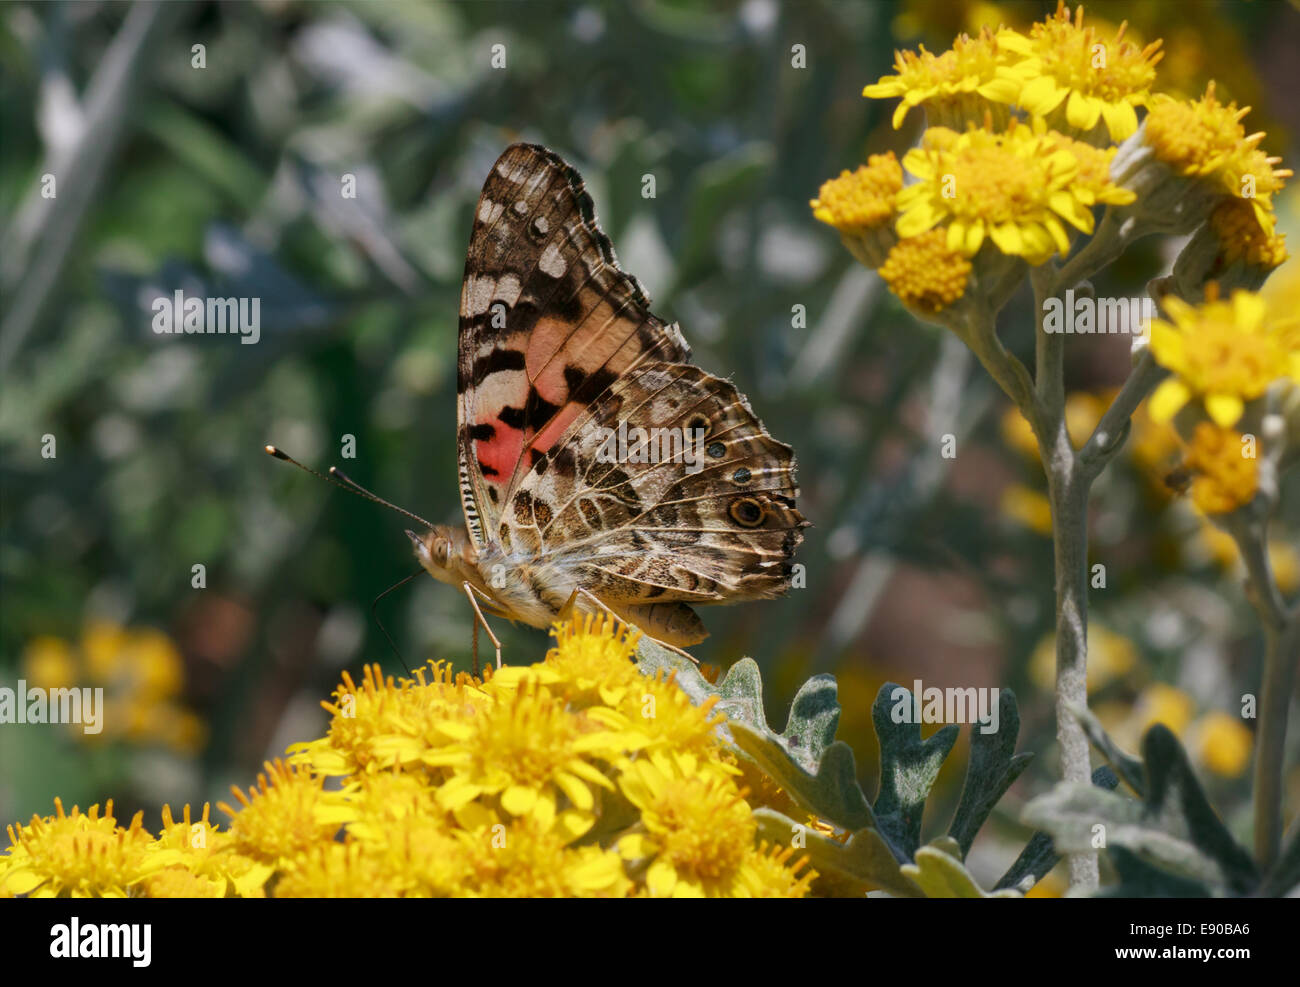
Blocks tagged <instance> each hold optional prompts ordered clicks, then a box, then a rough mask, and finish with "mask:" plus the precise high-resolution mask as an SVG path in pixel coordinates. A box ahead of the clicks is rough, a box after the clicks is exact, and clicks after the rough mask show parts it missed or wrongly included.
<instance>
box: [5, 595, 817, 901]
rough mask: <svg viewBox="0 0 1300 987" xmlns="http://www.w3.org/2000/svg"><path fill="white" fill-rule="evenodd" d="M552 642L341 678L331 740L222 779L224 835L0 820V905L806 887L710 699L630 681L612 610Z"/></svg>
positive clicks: (668, 681) (187, 825) (105, 823)
mask: <svg viewBox="0 0 1300 987" xmlns="http://www.w3.org/2000/svg"><path fill="white" fill-rule="evenodd" d="M555 637H556V647H555V648H554V649H552V651H551V652H550V653H549V654H548V656H547V658H546V661H544V662H541V663H538V664H535V665H532V666H528V667H526V668H513V669H504V670H502V671H501V672H499V673H496V674H489V676H488V677H487V678H486V679H485V680H478V679H471V678H470V677H469V676H465V675H463V674H462V675H453V674H452V673H451V672H450V671H449V670H448V668H447V667H446V666H443V665H440V664H434V665H433V666H432V668H430V669H426V670H421V672H420V673H419V674H417V676H416V678H415V679H414V680H401V681H396V682H395V681H394V680H392V679H387V680H385V679H384V677H383V676H382V675H381V674H380V672H379V670H378V667H377V666H372V667H368V668H367V669H366V672H365V677H364V681H363V685H362V686H361V687H360V688H358V687H357V685H356V684H355V683H354V682H353V681H352V679H351V678H350V677H348V676H346V675H345V676H344V683H343V685H342V686H341V687H340V688H339V689H338V690H337V691H336V692H335V701H334V702H333V703H328V704H326V708H327V709H330V710H331V711H332V712H333V713H334V721H333V722H332V723H331V726H330V733H329V735H328V736H327V737H325V738H322V739H321V740H319V741H313V742H311V743H308V744H299V745H294V747H293V748H292V749H293V751H294V753H293V756H292V760H291V764H290V765H288V766H286V765H284V764H282V763H279V762H276V763H275V764H268V765H267V771H266V773H265V774H263V775H261V776H259V778H258V785H257V787H256V788H254V789H252V790H251V791H250V792H249V793H248V794H247V795H245V794H243V793H241V792H240V791H239V789H234V791H235V795H236V796H237V798H238V799H239V802H240V807H239V808H232V807H231V806H229V805H225V804H221V805H220V806H219V808H221V809H222V810H223V811H224V812H226V813H227V814H228V815H230V816H231V817H232V823H231V827H230V830H229V831H228V832H218V831H217V829H216V828H215V827H213V826H212V825H211V824H210V823H209V822H208V809H207V807H206V806H205V808H204V810H203V814H202V817H201V818H200V819H198V820H193V821H192V820H191V813H190V809H189V807H188V806H187V807H186V808H185V810H184V812H183V814H182V818H181V819H180V820H176V819H173V817H172V814H171V811H170V809H168V808H164V810H163V824H164V825H163V830H162V832H161V835H160V836H159V838H158V839H157V840H154V839H153V838H152V837H151V836H150V835H149V834H148V833H147V832H145V831H144V830H143V829H142V828H141V825H140V817H139V816H138V815H137V816H136V818H135V819H134V820H133V821H132V823H131V826H130V827H127V828H123V827H119V826H117V824H116V822H115V820H113V819H112V818H111V807H110V813H109V815H108V816H107V817H105V818H104V819H100V818H98V810H97V809H92V810H91V813H90V815H89V816H88V817H87V816H81V815H80V813H79V812H78V810H75V809H74V810H73V815H72V816H71V817H66V818H65V817H64V816H63V810H62V806H61V805H58V803H57V802H56V805H58V812H59V819H57V820H54V819H50V820H40V819H36V820H33V822H32V824H31V825H30V826H28V827H22V826H17V827H11V828H10V841H11V843H12V844H13V845H12V846H11V848H10V850H9V852H8V854H6V855H5V856H3V857H0V897H12V896H14V895H22V894H37V895H52V894H67V893H71V894H119V895H122V894H133V895H138V894H144V895H148V896H150V897H205V896H207V897H217V896H232V895H239V896H245V897H252V896H258V897H260V896H264V895H275V896H276V897H293V896H310V897H336V896H347V897H359V896H367V897H373V896H394V897H396V896H401V897H412V896H420V897H425V896H438V897H476V896H525V895H527V896H565V897H570V896H594V897H629V896H632V895H637V894H641V895H645V894H655V895H657V894H678V895H684V894H705V893H707V894H718V895H728V896H732V897H749V896H760V895H761V896H785V897H789V896H794V897H799V896H803V895H805V894H807V893H808V891H809V888H810V886H811V883H812V881H813V879H814V877H815V874H813V873H812V872H811V871H807V870H806V869H805V868H806V861H805V860H803V859H798V860H795V859H792V858H793V852H792V851H790V850H773V849H770V848H768V847H765V846H758V845H756V835H757V823H756V821H755V818H754V815H753V809H752V808H751V806H750V804H749V803H747V802H746V801H745V799H744V796H743V793H742V791H741V790H740V788H739V787H737V784H736V778H737V775H738V773H739V769H738V767H737V764H736V759H735V756H734V754H733V753H732V752H731V751H730V749H729V748H727V747H726V745H725V744H724V743H723V740H722V737H721V736H720V729H719V728H720V727H721V725H722V723H723V717H722V715H721V714H720V713H718V712H717V708H716V700H712V701H708V702H705V703H702V704H701V705H700V706H698V707H696V706H694V705H692V703H691V701H690V699H689V697H688V696H687V694H686V692H685V691H684V690H682V689H681V688H680V687H679V686H678V685H677V683H676V681H675V680H674V677H671V676H670V677H667V678H665V677H664V676H663V675H662V674H658V675H656V676H655V677H653V678H650V677H645V676H642V675H641V674H640V672H639V671H638V670H637V668H636V666H635V665H634V664H633V661H632V657H633V654H634V652H635V648H636V643H637V636H636V634H635V632H633V631H631V630H630V629H629V628H628V627H626V626H624V625H623V624H621V623H620V622H618V621H616V620H611V619H609V618H608V617H606V616H595V617H583V618H580V619H578V620H576V621H563V622H560V623H559V624H557V626H556V627H555ZM331 776H341V778H340V782H341V788H338V789H337V790H335V789H334V788H331V789H330V790H328V791H327V790H326V789H325V782H326V780H327V778H330V777H331ZM769 783H770V781H769ZM792 811H793V810H792Z"/></svg>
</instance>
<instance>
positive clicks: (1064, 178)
mask: <svg viewBox="0 0 1300 987" xmlns="http://www.w3.org/2000/svg"><path fill="white" fill-rule="evenodd" d="M931 133H934V128H932V131H929V132H927V135H926V137H927V139H923V140H922V143H921V146H920V147H916V148H913V149H912V150H910V151H908V152H907V155H906V156H905V157H904V158H903V167H904V168H906V169H907V170H908V171H909V172H911V173H912V174H913V175H915V176H916V177H917V178H918V179H920V180H919V181H918V182H916V183H915V184H912V185H909V186H907V187H906V188H905V189H903V191H902V192H900V193H899V194H898V207H899V209H900V210H901V212H902V215H901V216H899V219H898V224H897V229H898V235H899V236H901V237H914V236H919V235H920V234H921V233H924V232H926V231H927V230H930V229H932V228H934V227H935V226H938V225H939V224H941V223H947V246H948V249H949V250H954V251H957V252H959V253H961V254H962V255H963V256H965V257H972V256H974V255H975V253H976V252H977V251H978V250H979V249H980V246H981V245H982V244H983V243H984V239H985V237H989V238H990V239H992V240H993V243H994V244H995V245H996V246H997V248H998V249H999V250H1001V251H1002V253H1004V254H1008V255H1012V256H1017V257H1023V258H1025V260H1026V261H1028V262H1029V263H1030V264H1034V265H1037V264H1042V263H1043V262H1044V261H1046V260H1047V259H1048V258H1049V257H1051V256H1052V254H1053V253H1054V252H1059V253H1061V254H1062V255H1065V254H1067V253H1068V252H1069V250H1070V240H1069V237H1068V235H1067V234H1066V230H1065V225H1064V223H1063V222H1062V220H1064V221H1065V222H1068V223H1069V224H1070V225H1072V226H1074V227H1076V228H1077V229H1079V230H1082V231H1083V232H1084V233H1091V232H1092V229H1093V216H1092V212H1091V210H1090V207H1091V205H1092V204H1093V203H1095V202H1096V201H1097V195H1096V190H1095V189H1094V188H1092V187H1090V186H1087V185H1083V184H1080V183H1078V182H1077V181H1076V179H1077V177H1078V175H1079V159H1078V158H1077V157H1076V156H1075V154H1073V153H1071V151H1070V150H1067V149H1065V148H1063V147H1062V146H1061V144H1060V143H1059V138H1058V137H1057V136H1055V135H1051V134H1049V133H1035V131H1034V129H1033V128H1032V127H1029V126H1027V125H1025V124H1023V123H1020V122H1018V121H1012V122H1011V124H1010V125H1009V126H1008V128H1007V129H1006V130H1005V131H1002V132H999V133H994V132H993V131H992V130H990V129H988V128H987V127H985V128H974V127H972V128H971V129H969V130H967V131H966V133H964V134H961V135H959V136H957V137H955V138H954V137H953V136H952V132H951V131H947V132H945V131H943V130H939V131H937V133H934V137H933V138H932V139H931Z"/></svg>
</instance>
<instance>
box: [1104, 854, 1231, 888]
mask: <svg viewBox="0 0 1300 987" xmlns="http://www.w3.org/2000/svg"><path fill="white" fill-rule="evenodd" d="M1111 859H1112V860H1113V861H1114V862H1115V871H1116V873H1118V874H1119V884H1118V885H1116V886H1115V887H1113V888H1107V889H1106V890H1104V891H1103V892H1102V893H1101V894H1099V895H1098V896H1097V897H1099V898H1209V897H1211V892H1210V889H1209V888H1208V887H1207V886H1206V885H1204V884H1202V883H1201V882H1200V881H1189V880H1187V879H1186V878H1184V877H1178V876H1176V875H1174V874H1169V873H1166V872H1165V871H1163V870H1160V869H1159V868H1157V867H1152V866H1151V865H1150V864H1148V863H1146V862H1145V861H1143V859H1142V858H1141V857H1139V856H1138V855H1137V854H1135V853H1133V852H1132V851H1130V850H1125V849H1124V848H1123V847H1122V846H1117V847H1114V848H1112V850H1111Z"/></svg>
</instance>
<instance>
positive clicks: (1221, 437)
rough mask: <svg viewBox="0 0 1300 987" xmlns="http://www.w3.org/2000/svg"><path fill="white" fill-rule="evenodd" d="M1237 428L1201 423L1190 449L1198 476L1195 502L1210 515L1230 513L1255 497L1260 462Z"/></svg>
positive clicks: (1194, 485)
mask: <svg viewBox="0 0 1300 987" xmlns="http://www.w3.org/2000/svg"><path fill="white" fill-rule="evenodd" d="M1243 438H1244V437H1243V436H1242V435H1241V433H1239V432H1237V431H1236V430H1235V429H1231V428H1220V427H1219V426H1217V425H1215V424H1214V423H1212V422H1199V423H1198V424H1197V426H1196V429H1195V431H1194V432H1193V433H1192V441H1191V444H1190V445H1189V446H1188V450H1187V468H1188V469H1189V470H1191V471H1192V472H1193V473H1194V474H1195V479H1194V480H1193V481H1192V501H1193V503H1195V504H1196V506H1197V507H1199V508H1200V509H1201V510H1202V511H1204V512H1205V513H1206V514H1226V513H1227V512H1229V511H1234V510H1236V509H1237V508H1238V507H1244V506H1245V505H1246V504H1249V503H1250V502H1251V501H1252V500H1253V499H1254V498H1255V491H1256V490H1257V489H1258V487H1259V459H1258V457H1257V455H1255V454H1253V453H1252V450H1251V448H1250V445H1249V444H1248V443H1246V442H1243Z"/></svg>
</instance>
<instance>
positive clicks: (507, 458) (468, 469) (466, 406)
mask: <svg viewBox="0 0 1300 987" xmlns="http://www.w3.org/2000/svg"><path fill="white" fill-rule="evenodd" d="M649 304H650V303H649V299H647V298H646V296H645V293H644V292H643V291H642V290H641V286H640V285H639V284H638V283H637V282H636V279H634V278H632V277H631V276H629V275H627V274H625V273H623V271H621V270H619V267H618V264H617V261H616V259H615V256H614V250H613V247H612V246H611V245H610V242H609V239H608V238H607V237H606V236H605V235H604V234H603V233H602V232H601V230H600V227H599V226H598V225H597V224H596V218H595V214H594V211H593V207H592V202H591V198H590V197H589V196H588V195H587V193H586V191H585V190H584V186H583V183H582V179H581V177H580V176H579V175H578V173H577V172H576V171H575V170H574V169H573V168H571V167H570V166H569V165H568V164H566V163H565V162H564V160H563V159H561V158H560V157H558V156H557V155H555V154H553V153H552V152H550V151H548V150H547V149H546V148H543V147H538V146H536V145H531V144H514V145H511V146H510V147H508V148H507V149H506V150H505V152H504V153H503V154H502V155H501V157H500V158H499V159H498V160H497V162H496V164H495V165H494V166H493V168H492V171H491V172H490V173H489V175H488V178H487V181H486V182H485V183H484V185H483V192H482V194H481V196H480V197H479V201H478V206H477V208H476V210H475V213H474V229H473V233H472V235H471V238H470V245H469V254H468V256H467V258H466V261H465V280H464V284H463V287H462V290H461V304H460V343H459V358H458V392H459V400H458V436H457V445H458V451H459V460H460V462H459V468H460V488H461V500H462V503H463V506H464V509H465V522H466V526H467V527H468V528H469V532H470V535H471V537H472V538H473V539H474V541H475V543H476V544H477V545H478V546H479V547H480V548H482V547H483V546H484V545H486V544H488V543H489V542H491V541H493V540H494V539H495V537H496V534H497V530H498V527H499V521H498V519H499V518H500V517H501V515H502V510H503V505H505V504H506V503H507V502H508V499H509V497H510V496H511V491H512V490H513V489H514V488H516V487H518V486H519V485H520V482H521V481H522V480H523V479H524V478H525V477H526V476H528V475H529V469H530V468H531V467H532V466H533V464H534V463H535V462H536V461H537V460H539V459H540V458H541V457H543V456H545V455H547V454H548V453H550V452H551V451H553V449H554V447H555V445H556V442H557V440H559V438H560V437H561V435H563V434H564V432H565V431H566V429H568V427H569V426H570V425H571V423H572V422H573V421H574V420H575V419H576V418H577V417H578V416H579V415H580V414H581V413H582V411H583V410H584V409H585V408H586V407H587V406H588V405H589V404H590V403H591V402H592V401H593V400H594V399H596V398H597V397H599V396H600V394H601V393H602V392H604V391H605V390H606V388H608V387H609V386H610V385H611V384H612V383H614V381H616V380H617V379H618V378H619V377H620V376H622V375H624V374H627V373H630V372H632V371H634V370H635V369H636V368H638V367H640V366H642V365H643V364H646V363H651V362H669V363H677V362H685V361H686V360H688V359H690V349H689V348H688V347H687V345H686V342H685V340H683V339H682V336H681V333H680V331H679V330H678V328H677V326H676V325H675V324H674V325H666V324H665V323H663V322H662V321H660V320H659V319H657V318H655V316H654V315H652V314H651V313H650V310H649Z"/></svg>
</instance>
